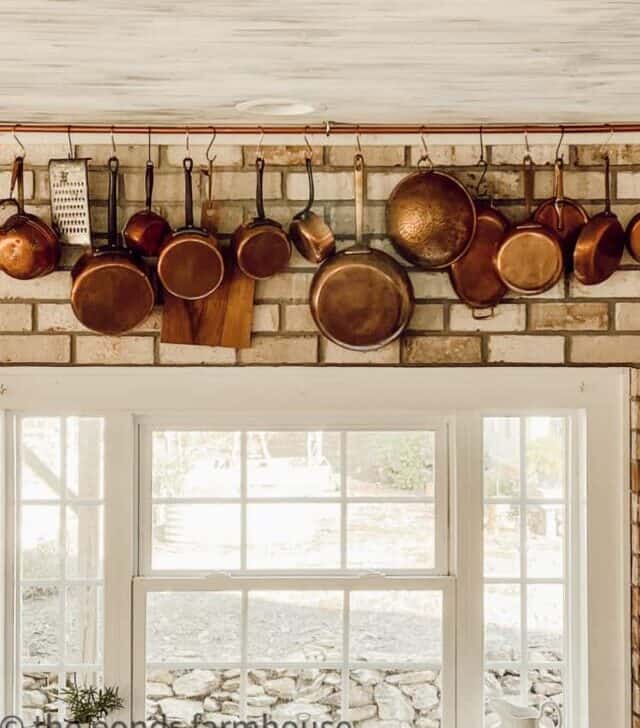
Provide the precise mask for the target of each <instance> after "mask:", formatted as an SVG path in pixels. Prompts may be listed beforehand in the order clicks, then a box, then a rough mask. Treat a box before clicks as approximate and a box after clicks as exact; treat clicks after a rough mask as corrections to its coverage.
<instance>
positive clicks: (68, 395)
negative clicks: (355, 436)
mask: <svg viewBox="0 0 640 728" xmlns="http://www.w3.org/2000/svg"><path fill="white" fill-rule="evenodd" d="M0 392H2V395H1V396H0V407H1V408H2V411H1V412H2V414H1V415H0V419H1V420H2V429H4V431H5V437H4V438H3V445H5V446H6V444H7V443H9V444H10V440H11V434H10V429H11V419H12V414H11V413H12V412H13V411H19V412H21V413H34V414H48V413H51V414H56V415H60V414H91V415H101V416H105V417H106V432H107V437H106V451H105V461H106V463H107V473H106V474H105V488H106V490H107V504H106V513H105V532H106V533H107V534H109V533H110V534H111V536H109V535H108V536H107V541H108V542H107V549H108V550H109V551H110V554H111V555H112V558H110V559H108V563H107V564H106V566H105V594H106V597H105V598H106V600H107V601H108V602H109V603H114V600H116V601H119V602H120V603H121V604H122V609H121V610H120V611H119V612H118V613H115V612H112V614H111V616H110V617H108V618H107V620H106V624H105V631H106V634H107V635H114V634H115V635H118V639H107V640H105V680H106V681H107V682H111V683H117V684H119V685H120V687H121V690H122V693H123V695H124V696H125V698H127V697H128V698H129V701H128V709H127V711H125V713H130V711H131V697H132V695H131V685H132V682H131V677H132V675H131V660H130V657H129V655H128V654H126V652H127V651H126V650H122V649H121V647H120V645H121V644H122V637H123V636H125V635H133V636H136V637H139V635H138V634H137V630H136V633H135V634H134V632H133V631H132V625H131V624H130V614H131V610H130V605H131V596H132V595H131V585H132V577H133V576H134V575H135V574H136V573H137V565H136V564H135V563H134V560H133V556H132V555H133V553H134V548H133V547H134V542H135V528H134V524H135V522H136V515H135V510H136V508H137V503H136V499H135V497H134V492H135V489H134V486H135V483H136V481H137V473H136V472H135V469H136V467H135V464H136V439H135V416H142V417H144V416H148V415H153V416H160V417H161V416H168V417H170V418H174V417H176V416H179V415H180V413H183V412H185V411H190V412H191V411H199V412H200V413H201V414H202V415H203V417H206V418H207V419H208V417H209V416H210V414H211V413H215V415H216V418H217V419H218V420H219V421H226V419H229V421H233V419H234V418H236V421H237V419H238V418H242V419H243V420H244V426H246V427H250V426H255V427H258V428H262V427H263V424H262V422H263V421H264V417H265V413H268V414H269V415H270V416H271V421H272V422H275V421H280V423H281V424H282V425H285V424H286V423H287V422H289V423H290V422H291V420H292V419H293V420H295V421H296V422H303V421H304V420H305V417H306V415H305V413H308V412H313V426H314V427H316V428H317V427H319V426H320V425H321V424H323V422H331V420H332V418H333V417H335V413H336V412H342V413H345V412H346V413H351V414H352V415H353V413H358V417H359V418H360V421H361V422H362V425H363V428H365V429H366V427H367V425H368V423H370V421H371V420H372V419H373V418H376V417H378V418H379V419H380V421H382V420H384V419H385V418H387V421H389V420H393V418H396V417H397V418H406V417H408V416H411V417H417V416H424V415H425V414H434V415H435V416H438V415H442V414H444V415H448V416H452V418H453V419H452V424H453V433H454V441H455V442H454V447H455V451H456V452H459V453H464V457H461V458H455V457H454V458H452V460H451V467H452V482H453V483H455V489H454V492H453V493H452V503H451V511H452V517H455V521H454V522H455V523H456V524H457V527H456V533H455V537H454V539H453V543H452V544H451V557H452V559H451V565H452V568H454V567H455V572H456V581H457V584H456V594H457V597H456V604H457V620H456V621H457V635H456V638H457V639H456V661H455V668H456V675H457V679H456V685H457V686H458V688H457V695H456V705H455V712H456V718H457V724H456V725H457V726H458V727H459V728H460V727H466V726H469V725H478V724H479V721H480V720H481V714H479V710H480V711H481V707H479V706H482V691H483V684H482V683H483V654H482V614H481V611H482V610H481V609H480V610H472V609H470V608H469V597H470V596H471V595H474V594H477V593H478V591H477V590H478V589H481V586H482V523H481V522H480V523H478V522H471V521H470V520H469V513H471V512H473V513H480V512H481V507H482V495H483V494H482V488H481V487H479V483H478V479H479V477H480V473H481V466H482V452H481V446H480V442H481V440H480V438H479V437H478V433H479V432H480V427H481V416H480V412H482V414H483V415H500V414H511V413H517V414H521V413H523V412H526V413H527V414H536V413H537V412H541V413H545V414H548V413H563V414H567V413H570V414H571V415H572V416H573V417H574V418H575V422H576V430H577V431H578V430H579V433H578V439H577V442H579V443H580V445H581V448H582V452H581V457H580V458H579V459H578V461H577V462H579V466H578V468H579V472H578V473H577V474H576V475H577V477H579V478H580V480H581V482H583V483H584V488H585V493H586V494H587V499H586V500H587V502H586V504H585V510H586V520H587V528H588V533H589V541H588V544H587V560H586V564H585V565H584V572H585V574H584V578H585V580H586V583H587V584H588V586H589V588H588V591H587V618H586V620H585V642H586V643H588V646H589V655H588V663H586V666H585V670H586V674H585V680H584V685H585V689H584V695H582V696H581V698H580V699H581V701H582V703H583V704H584V705H585V706H586V714H585V722H584V723H583V724H581V725H580V728H582V725H585V726H586V725H589V726H590V727H591V728H599V726H602V725H607V726H609V727H610V728H627V727H628V725H629V724H630V672H631V669H630V619H629V582H630V569H629V538H628V533H629V531H628V528H629V519H628V480H629V473H628V455H629V412H628V396H629V370H628V369H625V368H567V369H558V368H526V367H522V368H507V367H504V368H496V369H481V368H462V367H461V368H448V369H447V368H408V369H406V368H383V367H380V368H369V369H362V368H360V367H335V368H332V367H327V368H310V367H309V368H307V367H305V368H302V367H286V368H285V367H273V368H272V367H256V368H233V369H232V368H228V369H227V368H222V369H206V368H186V367H185V368H175V369H171V370H163V369H160V368H157V369H149V368H118V369H114V370H108V369H103V368H99V367H95V368H82V369H80V368H75V369H70V368H54V367H42V368H38V367H33V368H31V367H26V368H23V367H16V368H5V369H2V370H0ZM531 403H534V405H533V407H532V404H531ZM3 449H4V450H5V452H4V455H3V456H2V464H3V468H2V481H3V483H2V484H3V486H4V489H3V493H2V495H3V498H2V504H3V506H4V508H5V509H7V508H11V492H12V487H13V480H12V478H13V464H12V463H11V458H8V457H7V455H6V452H7V451H6V447H5V448H3ZM480 486H481V483H480ZM474 509H475V510H474ZM476 520H477V519H476ZM110 523H111V524H117V528H113V527H110V526H109V524H110ZM11 538H12V534H10V533H9V532H7V533H6V534H5V539H6V540H7V541H8V542H9V543H8V544H7V545H8V546H11ZM12 568H13V565H12V559H11V552H10V549H9V548H8V549H5V563H4V569H5V574H9V575H11V573H12ZM5 581H6V580H5ZM9 581H10V580H9ZM3 584H4V582H3ZM10 591H11V590H10V589H8V590H7V589H5V594H4V599H3V604H4V611H5V624H8V625H9V629H5V634H4V635H3V637H4V645H3V646H2V647H3V651H4V654H5V665H4V668H5V675H4V678H5V679H4V681H3V682H4V685H5V686H7V684H8V683H10V680H7V679H6V678H7V677H8V675H7V674H6V672H7V671H8V672H11V669H12V664H13V663H12V662H11V659H12V655H13V652H12V650H14V649H15V645H12V644H11V637H10V635H9V633H10V632H11V627H10V625H11V620H12V616H13V615H12V609H13V601H12V600H13V595H12V594H11V593H10ZM461 686H464V689H463V688H462V687H461ZM13 692H14V691H13V690H12V689H8V690H7V689H5V694H4V695H3V696H2V697H3V699H4V704H3V705H2V706H0V707H1V708H2V709H3V711H4V712H5V713H6V712H9V710H10V709H11V708H12V707H13V704H12V701H13Z"/></svg>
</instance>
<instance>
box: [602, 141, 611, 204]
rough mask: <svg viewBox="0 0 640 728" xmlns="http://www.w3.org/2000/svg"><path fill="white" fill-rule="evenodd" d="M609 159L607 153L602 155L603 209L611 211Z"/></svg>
mask: <svg viewBox="0 0 640 728" xmlns="http://www.w3.org/2000/svg"><path fill="white" fill-rule="evenodd" d="M610 166H611V160H610V158H609V155H608V154H605V155H604V211H605V212H606V213H607V214H609V213H610V212H611V170H610Z"/></svg>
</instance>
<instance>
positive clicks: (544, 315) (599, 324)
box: [529, 301, 609, 331]
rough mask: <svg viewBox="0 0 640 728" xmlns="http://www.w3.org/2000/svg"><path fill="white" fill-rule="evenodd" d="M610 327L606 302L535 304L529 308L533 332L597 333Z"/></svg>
mask: <svg viewBox="0 0 640 728" xmlns="http://www.w3.org/2000/svg"><path fill="white" fill-rule="evenodd" d="M608 326H609V306H608V304H607V303H604V302H595V301H594V302H589V303H534V304H532V305H531V306H530V308H529V328H530V329H532V330H533V331H562V330H564V331H596V330H602V329H606V328H608Z"/></svg>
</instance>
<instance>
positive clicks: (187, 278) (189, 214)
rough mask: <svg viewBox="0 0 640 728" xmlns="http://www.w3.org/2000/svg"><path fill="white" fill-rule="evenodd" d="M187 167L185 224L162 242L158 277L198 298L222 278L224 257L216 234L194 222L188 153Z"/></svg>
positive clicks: (178, 293) (173, 291) (175, 292)
mask: <svg viewBox="0 0 640 728" xmlns="http://www.w3.org/2000/svg"><path fill="white" fill-rule="evenodd" d="M182 166H183V168H184V187H185V195H184V218H185V225H184V227H183V228H181V229H180V230H176V232H175V233H173V235H171V236H170V237H168V238H167V239H166V240H165V242H164V243H163V245H162V248H161V250H160V255H159V257H158V277H159V278H160V280H161V282H162V285H163V286H164V287H165V289H166V290H167V291H169V293H171V294H173V295H174V296H176V297H177V298H183V299H185V300H191V301H195V300H197V299H199V298H204V297H205V296H208V295H210V294H211V293H213V292H214V291H215V290H216V288H217V287H218V286H219V285H220V283H221V282H222V277H223V275H224V260H223V258H222V254H221V253H220V250H219V249H218V241H217V240H216V238H215V236H214V235H212V234H211V233H210V232H208V231H207V230H204V229H203V228H197V227H194V224H193V187H192V181H191V173H192V171H193V159H191V157H186V158H185V159H184V161H183V163H182Z"/></svg>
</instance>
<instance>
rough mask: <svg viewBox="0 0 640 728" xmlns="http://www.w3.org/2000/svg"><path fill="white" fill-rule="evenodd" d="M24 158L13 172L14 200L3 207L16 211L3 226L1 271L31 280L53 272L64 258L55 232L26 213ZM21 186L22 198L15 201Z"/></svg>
mask: <svg viewBox="0 0 640 728" xmlns="http://www.w3.org/2000/svg"><path fill="white" fill-rule="evenodd" d="M23 171H24V158H23V157H16V159H15V160H14V163H13V170H12V173H11V190H10V193H9V194H10V197H9V198H7V199H6V200H0V207H5V206H7V205H13V206H14V207H15V208H16V211H15V213H14V214H13V215H11V216H10V217H9V218H8V219H7V220H5V221H4V223H3V224H2V225H1V226H0V270H3V271H4V272H5V273H6V274H7V275H9V276H11V277H12V278H19V279H21V280H28V279H30V278H39V277H40V276H44V275H47V274H48V273H51V272H52V271H53V270H54V269H55V267H56V265H57V264H58V261H59V259H60V250H61V248H60V240H59V239H58V236H57V235H56V233H55V231H54V230H53V229H52V228H51V227H50V226H49V225H47V223H46V222H44V221H43V220H41V219H40V218H39V217H37V216H36V215H32V214H30V213H27V212H25V211H24V182H23ZM16 184H17V186H18V199H17V200H16V199H14V198H13V192H14V189H15V186H16Z"/></svg>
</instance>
